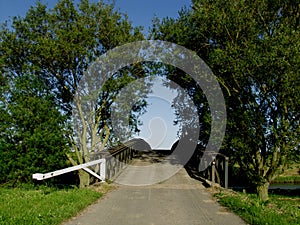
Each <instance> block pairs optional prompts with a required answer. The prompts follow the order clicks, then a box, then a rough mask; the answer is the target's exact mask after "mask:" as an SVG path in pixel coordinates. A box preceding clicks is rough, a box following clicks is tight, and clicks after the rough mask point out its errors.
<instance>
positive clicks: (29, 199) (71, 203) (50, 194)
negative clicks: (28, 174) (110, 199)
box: [0, 187, 102, 225]
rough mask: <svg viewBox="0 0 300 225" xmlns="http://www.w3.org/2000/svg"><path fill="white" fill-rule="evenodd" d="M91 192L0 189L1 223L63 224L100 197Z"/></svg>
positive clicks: (96, 193)
mask: <svg viewBox="0 0 300 225" xmlns="http://www.w3.org/2000/svg"><path fill="white" fill-rule="evenodd" d="M101 195H102V194H101V193H100V192H96V191H93V190H90V189H78V188H74V189H61V190H60V189H55V188H49V187H43V188H42V189H40V190H25V189H9V188H0V224H1V225H2V224H12V225H13V224H18V225H21V224H24V225H25V224H26V225H30V224H47V225H51V224H60V223H62V222H63V221H65V220H66V219H68V218H70V217H72V216H74V215H76V214H77V213H78V212H79V211H80V210H82V209H84V208H85V207H86V206H88V205H89V204H91V203H92V202H94V201H95V200H97V199H98V198H100V197H101Z"/></svg>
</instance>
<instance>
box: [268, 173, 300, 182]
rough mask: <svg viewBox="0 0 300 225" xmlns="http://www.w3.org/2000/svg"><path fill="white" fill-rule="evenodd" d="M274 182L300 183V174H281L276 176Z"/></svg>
mask: <svg viewBox="0 0 300 225" xmlns="http://www.w3.org/2000/svg"><path fill="white" fill-rule="evenodd" d="M273 183H294V184H300V176H299V175H298V176H279V177H276V178H275V179H274V181H273Z"/></svg>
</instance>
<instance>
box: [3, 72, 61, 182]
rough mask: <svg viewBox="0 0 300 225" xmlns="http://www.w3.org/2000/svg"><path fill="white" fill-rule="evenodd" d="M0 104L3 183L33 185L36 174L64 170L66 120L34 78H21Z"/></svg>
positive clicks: (14, 82)
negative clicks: (0, 112)
mask: <svg viewBox="0 0 300 225" xmlns="http://www.w3.org/2000/svg"><path fill="white" fill-rule="evenodd" d="M5 95H6V98H5V101H0V103H1V109H2V110H3V112H4V114H3V117H1V128H0V131H1V133H0V148H1V149H0V165H1V170H0V177H1V178H0V182H1V183H6V182H8V183H12V184H17V183H18V182H30V181H31V180H32V178H31V176H32V174H33V173H36V172H48V171H51V170H54V169H60V168H62V167H65V166H66V165H67V164H66V159H65V152H66V150H67V140H66V138H65V137H64V134H63V130H64V121H65V118H64V117H63V116H62V115H61V113H60V112H59V111H58V109H57V108H56V106H55V104H54V102H53V96H52V95H51V94H49V93H47V89H45V88H44V87H43V85H42V84H41V83H40V82H39V80H37V79H35V78H34V77H33V76H25V77H20V78H17V79H15V80H13V82H11V86H10V87H9V90H7V91H6V92H5Z"/></svg>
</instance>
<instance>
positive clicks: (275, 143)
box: [153, 0, 300, 186]
mask: <svg viewBox="0 0 300 225" xmlns="http://www.w3.org/2000/svg"><path fill="white" fill-rule="evenodd" d="M193 2H194V4H193V7H192V10H189V11H187V10H183V11H182V12H181V14H180V17H179V18H178V19H165V20H163V21H162V22H161V23H156V24H155V26H154V29H153V32H154V36H155V38H157V39H164V40H166V41H172V42H175V43H178V44H181V45H184V46H185V47H187V48H189V49H191V50H194V51H195V52H196V53H197V54H198V55H199V56H200V57H201V58H202V59H203V60H204V61H205V62H206V63H207V64H208V65H209V66H210V68H211V69H212V70H213V72H214V74H215V75H216V77H217V79H218V81H219V83H220V85H221V86H222V89H223V93H224V95H225V98H226V105H227V118H228V124H227V133H226V137H225V141H224V145H223V149H222V151H224V152H226V153H227V154H228V155H230V156H233V157H232V159H231V162H233V163H232V165H235V164H239V165H240V167H239V168H240V169H241V170H242V172H243V173H245V174H246V175H247V176H248V179H249V180H250V181H251V182H252V184H253V185H254V186H261V185H263V184H265V183H267V182H270V181H272V180H273V179H274V178H275V177H276V176H278V174H280V173H282V172H283V171H284V169H285V168H286V165H287V163H288V162H289V161H290V160H294V158H295V155H297V153H298V151H299V150H298V148H299V143H300V139H299V138H300V133H299V132H300V130H299V118H300V108H299V106H300V102H299V101H300V80H299V55H300V54H299V49H300V42H299V38H298V37H299V36H300V34H299V30H300V29H299V16H300V14H299V4H298V3H296V2H294V3H291V4H289V3H287V2H285V1H280V0H278V1H277V0H275V1H271V2H268V1H258V2H255V3H253V2H250V1H235V2H234V3H232V2H224V1H214V2H212V1H207V0H197V1H196V0H195V1H193ZM173 80H177V81H180V78H179V76H176V74H175V75H174V76H173ZM179 83H180V82H179ZM194 88H195V87H194ZM191 89H193V87H192V88H191ZM200 95H201V94H200ZM195 96H196V95H194V96H193V98H194V99H195ZM198 99H200V101H198V103H197V101H196V104H198V105H199V107H201V104H203V103H205V101H203V99H202V100H201V98H199V97H198ZM202 108H203V107H202ZM200 116H201V115H200ZM208 122H209V121H208ZM199 140H202V139H201V137H200V139H199Z"/></svg>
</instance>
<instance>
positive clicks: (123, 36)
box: [0, 0, 143, 186]
mask: <svg viewBox="0 0 300 225" xmlns="http://www.w3.org/2000/svg"><path fill="white" fill-rule="evenodd" d="M0 39H1V44H0V52H1V54H0V62H1V63H3V67H2V68H1V77H9V79H11V80H12V82H14V81H15V80H17V79H19V78H22V77H25V75H26V74H27V75H28V74H30V75H32V76H33V75H34V76H36V77H37V78H38V79H39V80H41V81H42V82H44V84H45V85H46V86H47V87H49V88H50V91H51V93H52V94H53V97H54V98H53V99H54V101H55V103H56V105H57V107H59V108H60V112H61V113H63V114H64V115H67V116H68V121H70V120H71V119H70V118H71V117H70V116H71V113H72V106H73V104H75V105H77V107H78V106H80V103H79V102H78V101H77V99H76V98H74V97H75V93H76V91H77V88H78V84H79V82H80V80H81V78H82V77H83V74H84V71H85V70H87V68H88V67H89V66H90V65H91V64H92V63H93V62H94V61H95V60H96V59H97V58H98V57H99V56H100V55H102V54H104V53H106V52H107V51H108V50H109V49H112V48H114V47H116V46H118V45H121V44H124V43H127V42H132V41H136V40H141V39H143V35H142V34H141V32H140V29H138V28H133V27H132V25H131V23H130V22H129V21H128V18H127V16H126V15H124V14H122V13H120V12H118V11H115V10H114V5H110V4H106V3H104V2H103V1H99V2H98V3H90V2H89V1H88V0H81V1H80V3H79V4H78V5H77V6H75V4H74V3H73V1H72V0H59V1H58V3H57V4H56V6H55V7H54V8H53V9H47V7H46V6H45V5H43V4H42V3H40V2H38V3H37V5H36V6H33V7H31V8H30V9H29V10H28V12H27V14H26V16H25V17H24V18H21V17H15V18H14V19H13V21H12V26H11V27H5V26H4V27H3V28H2V29H1V32H0ZM138 68H141V66H137V67H136V68H135V70H134V69H133V66H131V67H130V68H127V69H124V70H122V71H120V72H118V73H116V74H115V76H114V78H112V79H110V80H109V81H108V83H107V84H106V86H105V88H106V89H107V90H106V91H105V90H104V91H103V92H102V94H101V93H99V99H98V100H99V101H98V102H97V103H99V104H97V105H96V108H94V110H95V112H96V111H97V112H98V113H100V112H101V113H100V114H101V117H99V116H98V117H96V118H95V117H94V119H95V120H97V123H95V124H94V125H95V127H94V128H93V129H92V130H94V131H96V135H97V136H98V137H97V139H99V140H98V141H96V142H95V143H99V141H100V142H101V145H102V147H100V148H98V149H103V147H104V146H106V142H107V141H108V140H109V138H112V130H111V126H110V124H109V122H110V121H109V115H110V109H109V106H110V105H111V103H112V100H113V98H114V97H113V95H114V94H116V93H117V91H118V88H121V87H123V86H124V85H126V83H128V82H131V81H132V80H133V79H135V78H137V77H138V76H143V74H142V73H141V69H138ZM124 71H127V72H126V73H125V72H124ZM123 75H124V77H123V78H122V76H123ZM120 82H121V83H120ZM115 84H118V85H116V86H114V85H115ZM73 99H74V101H73ZM100 109H101V110H100ZM100 114H98V115H100ZM133 126H134V124H133ZM71 143H72V144H73V147H74V148H73V150H72V151H71V152H70V154H69V159H70V161H71V163H72V164H73V165H75V164H78V163H82V162H86V161H88V160H89V154H88V153H87V151H84V148H81V149H79V153H80V154H77V155H76V157H75V158H71V157H70V156H71V155H73V153H74V151H75V152H76V148H78V146H84V145H86V143H85V142H84V140H83V143H81V144H78V145H77V146H76V145H74V138H73V140H71ZM77 150H78V149H77ZM79 174H80V175H81V174H85V172H82V171H80V173H79ZM84 176H85V177H86V175H83V176H82V177H84ZM84 180H86V182H84ZM80 181H81V185H80V186H85V185H87V184H88V182H89V181H88V180H87V179H85V178H82V179H80Z"/></svg>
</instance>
